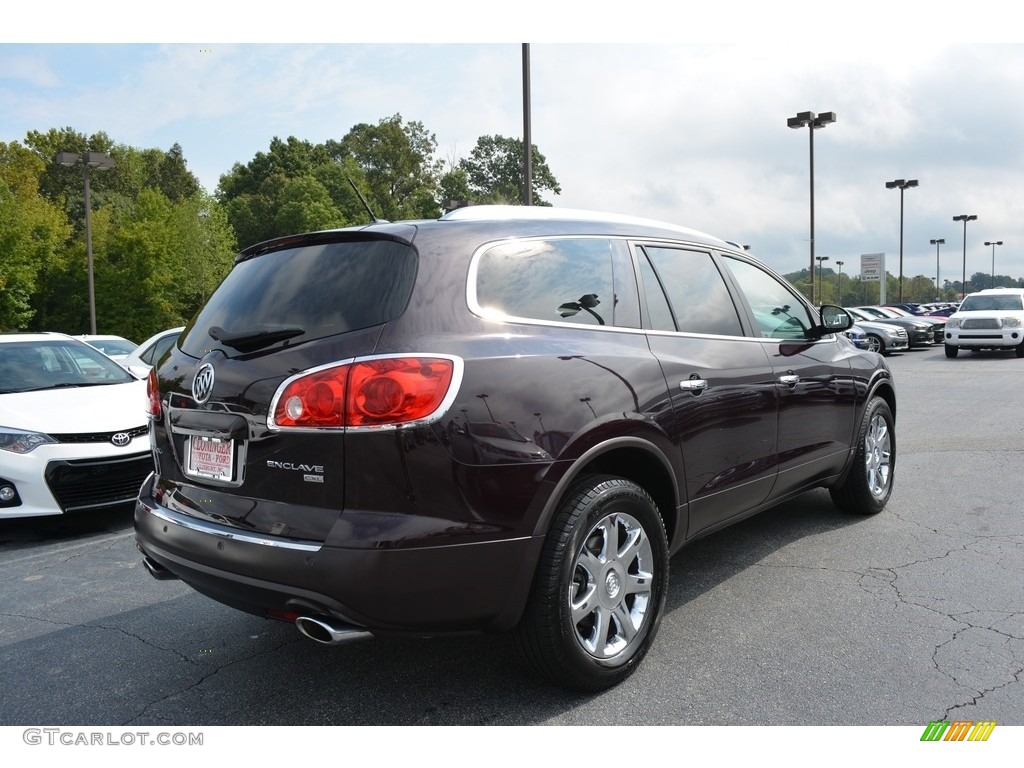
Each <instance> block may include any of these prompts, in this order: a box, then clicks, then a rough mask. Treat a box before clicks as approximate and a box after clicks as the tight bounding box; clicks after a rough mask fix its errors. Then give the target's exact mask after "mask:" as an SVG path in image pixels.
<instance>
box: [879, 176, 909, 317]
mask: <svg viewBox="0 0 1024 768" xmlns="http://www.w3.org/2000/svg"><path fill="white" fill-rule="evenodd" d="M916 186H917V179H896V180H895V181H887V182H885V188H886V189H898V190H899V191H900V304H902V303H903V191H904V190H905V189H907V188H908V187H916Z"/></svg>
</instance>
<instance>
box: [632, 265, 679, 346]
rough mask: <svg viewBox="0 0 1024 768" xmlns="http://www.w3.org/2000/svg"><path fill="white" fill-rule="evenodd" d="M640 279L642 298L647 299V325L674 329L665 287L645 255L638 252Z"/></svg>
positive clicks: (653, 327) (662, 329)
mask: <svg viewBox="0 0 1024 768" xmlns="http://www.w3.org/2000/svg"><path fill="white" fill-rule="evenodd" d="M640 279H641V280H643V283H644V298H645V299H646V300H647V301H646V303H647V325H648V327H649V328H650V329H651V330H654V331H674V330H676V321H675V319H674V318H673V317H672V308H671V307H669V305H668V297H666V296H665V289H664V287H663V286H662V284H661V281H660V280H659V279H658V275H657V274H656V273H655V271H654V267H652V266H651V263H650V262H649V261H648V260H647V255H646V254H644V253H642V252H641V253H640Z"/></svg>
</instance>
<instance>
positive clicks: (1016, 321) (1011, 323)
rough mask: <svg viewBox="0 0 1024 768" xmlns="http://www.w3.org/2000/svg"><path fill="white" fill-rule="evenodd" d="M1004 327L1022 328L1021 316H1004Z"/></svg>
mask: <svg viewBox="0 0 1024 768" xmlns="http://www.w3.org/2000/svg"><path fill="white" fill-rule="evenodd" d="M1003 328H1020V318H1019V317H1004V318H1003Z"/></svg>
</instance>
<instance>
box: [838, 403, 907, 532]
mask: <svg viewBox="0 0 1024 768" xmlns="http://www.w3.org/2000/svg"><path fill="white" fill-rule="evenodd" d="M895 469H896V421H895V419H893V416H892V411H891V410H890V409H889V404H888V403H887V402H885V400H883V399H882V398H881V397H873V398H872V399H871V400H870V401H869V402H868V406H867V408H865V409H864V416H863V418H862V419H861V425H860V432H859V433H858V437H857V453H856V454H855V455H854V459H853V467H852V468H851V469H850V473H849V474H848V475H847V476H846V479H845V480H844V481H843V484H842V485H838V486H836V487H834V488H830V489H829V493H830V494H831V496H832V501H834V502H835V504H836V506H838V507H839V508H840V509H842V510H843V511H844V512H848V513H850V514H853V515H875V514H878V513H879V512H881V511H882V510H883V509H884V508H885V505H886V503H887V502H888V501H889V496H890V495H891V494H892V482H893V473H894V472H895Z"/></svg>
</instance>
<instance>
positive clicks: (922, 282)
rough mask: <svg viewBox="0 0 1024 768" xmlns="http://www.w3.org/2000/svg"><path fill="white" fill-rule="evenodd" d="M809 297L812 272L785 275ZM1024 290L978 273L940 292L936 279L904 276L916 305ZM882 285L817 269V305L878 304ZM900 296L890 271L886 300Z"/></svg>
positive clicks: (906, 292)
mask: <svg viewBox="0 0 1024 768" xmlns="http://www.w3.org/2000/svg"><path fill="white" fill-rule="evenodd" d="M784 277H785V278H786V279H787V280H789V282H791V283H792V284H793V285H794V286H796V288H797V289H798V290H799V291H800V292H801V293H803V294H804V295H805V296H808V297H809V296H810V295H811V275H810V270H808V269H801V270H799V271H797V272H790V273H789V274H786V275H784ZM992 287H1001V288H1024V279H1021V278H1018V277H1010V276H1009V275H996V276H995V278H994V279H993V276H992V275H991V274H989V273H987V272H975V273H974V274H972V275H971V276H970V277H968V278H967V284H966V287H965V286H964V284H963V283H962V282H961V281H960V280H943V281H942V286H941V287H940V288H939V289H938V290H936V288H935V279H934V278H931V277H925V276H924V275H915V276H914V277H908V276H906V275H904V277H903V300H904V301H906V302H911V303H915V304H923V303H929V302H936V301H937V302H942V301H949V302H953V301H959V300H960V298H961V297H963V296H965V295H966V294H968V293H972V292H974V291H980V290H982V289H984V288H992ZM879 295H880V285H879V282H878V281H877V280H874V281H869V280H861V279H860V275H848V274H845V273H844V274H843V275H842V285H840V276H839V273H838V272H836V271H835V270H833V269H828V268H826V269H823V270H822V271H821V274H818V273H817V270H815V275H814V298H815V303H816V304H838V305H839V306H843V307H855V306H861V305H871V304H878V303H879V301H880V299H879ZM899 295H900V279H899V276H897V275H893V274H891V273H889V272H886V274H885V300H886V302H888V303H892V302H895V301H898V300H899V299H898V297H899Z"/></svg>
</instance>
